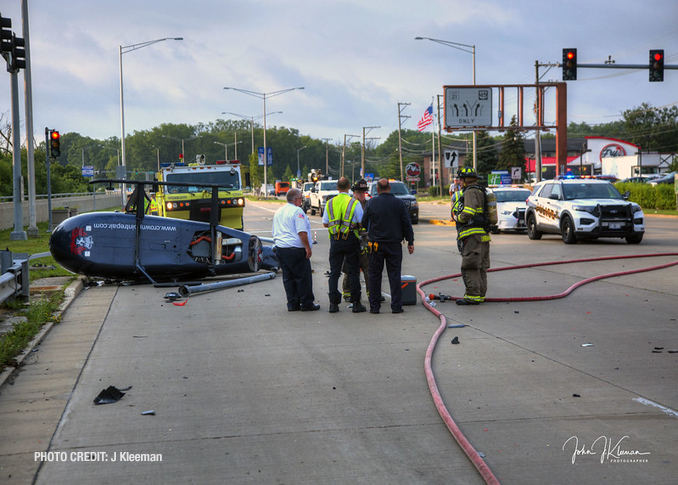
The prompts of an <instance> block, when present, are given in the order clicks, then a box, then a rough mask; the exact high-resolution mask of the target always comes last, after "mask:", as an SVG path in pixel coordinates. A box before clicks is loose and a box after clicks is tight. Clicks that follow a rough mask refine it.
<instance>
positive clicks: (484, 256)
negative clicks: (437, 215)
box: [461, 234, 490, 303]
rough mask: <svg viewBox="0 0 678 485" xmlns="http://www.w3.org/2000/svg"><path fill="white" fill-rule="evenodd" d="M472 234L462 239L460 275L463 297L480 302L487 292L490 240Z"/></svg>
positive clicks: (483, 299)
mask: <svg viewBox="0 0 678 485" xmlns="http://www.w3.org/2000/svg"><path fill="white" fill-rule="evenodd" d="M481 237H482V236H481V235H480V234H472V235H470V236H468V237H467V238H465V239H464V240H463V245H462V253H461V276H462V279H463V280H464V285H465V286H466V294H465V295H464V299H466V300H469V301H475V302H479V303H482V302H484V301H485V294H486V293H487V270H488V269H489V267H490V242H489V241H485V242H483V241H482V240H481Z"/></svg>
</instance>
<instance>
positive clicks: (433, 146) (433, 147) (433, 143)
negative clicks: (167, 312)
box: [431, 97, 436, 187]
mask: <svg viewBox="0 0 678 485" xmlns="http://www.w3.org/2000/svg"><path fill="white" fill-rule="evenodd" d="M433 99H434V98H433V97H432V98H431V117H432V118H433V123H431V153H432V157H431V164H432V165H433V186H434V187H435V186H436V130H435V129H434V125H435V113H433Z"/></svg>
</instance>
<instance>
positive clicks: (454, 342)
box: [452, 337, 459, 345]
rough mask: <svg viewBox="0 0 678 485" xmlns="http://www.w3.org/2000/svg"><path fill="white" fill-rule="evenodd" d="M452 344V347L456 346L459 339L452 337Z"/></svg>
mask: <svg viewBox="0 0 678 485" xmlns="http://www.w3.org/2000/svg"><path fill="white" fill-rule="evenodd" d="M452 343H453V344H454V345H457V344H458V343H459V337H454V338H453V339H452Z"/></svg>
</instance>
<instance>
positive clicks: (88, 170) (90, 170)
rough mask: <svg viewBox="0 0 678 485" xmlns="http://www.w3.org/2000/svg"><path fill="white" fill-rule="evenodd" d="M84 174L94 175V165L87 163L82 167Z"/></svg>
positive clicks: (87, 175)
mask: <svg viewBox="0 0 678 485" xmlns="http://www.w3.org/2000/svg"><path fill="white" fill-rule="evenodd" d="M82 176H83V177H94V167H93V166H92V165H87V166H85V167H82Z"/></svg>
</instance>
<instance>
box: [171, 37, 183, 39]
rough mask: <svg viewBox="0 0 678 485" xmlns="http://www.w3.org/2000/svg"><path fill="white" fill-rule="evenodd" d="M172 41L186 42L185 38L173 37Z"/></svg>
mask: <svg viewBox="0 0 678 485" xmlns="http://www.w3.org/2000/svg"><path fill="white" fill-rule="evenodd" d="M172 40H184V38H183V37H173V38H172Z"/></svg>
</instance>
